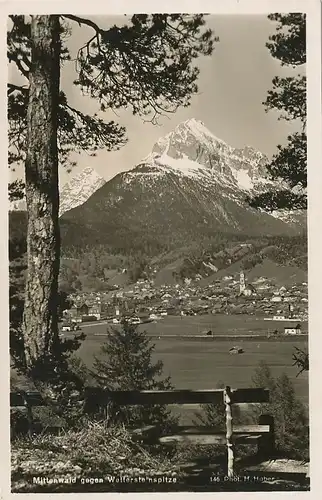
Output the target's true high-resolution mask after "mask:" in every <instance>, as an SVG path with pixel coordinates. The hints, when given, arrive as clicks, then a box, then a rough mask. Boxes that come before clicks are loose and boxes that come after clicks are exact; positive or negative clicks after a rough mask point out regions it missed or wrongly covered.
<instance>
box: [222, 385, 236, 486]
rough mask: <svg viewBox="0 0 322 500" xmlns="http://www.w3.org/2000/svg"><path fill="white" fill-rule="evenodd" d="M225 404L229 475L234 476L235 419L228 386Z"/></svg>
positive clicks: (225, 391)
mask: <svg viewBox="0 0 322 500" xmlns="http://www.w3.org/2000/svg"><path fill="white" fill-rule="evenodd" d="M224 403H225V409H226V443H227V475H228V477H233V476H234V446H233V442H232V437H233V417H232V411H231V404H232V403H231V390H230V387H229V386H227V387H226V388H225V390H224Z"/></svg>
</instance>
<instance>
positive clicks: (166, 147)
mask: <svg viewBox="0 0 322 500" xmlns="http://www.w3.org/2000/svg"><path fill="white" fill-rule="evenodd" d="M267 161H268V160H267V158H266V156H265V155H264V154H262V153H261V152H260V151H257V150H255V149H254V148H252V147H250V146H246V147H244V148H241V149H238V148H234V147H232V146H230V145H228V144H227V143H226V142H225V141H223V140H222V139H220V138H218V137H216V136H215V135H214V134H213V133H212V132H210V130H208V129H207V127H206V126H205V125H204V123H203V122H201V121H199V120H196V119H195V118H191V119H189V120H186V121H184V122H182V123H180V124H179V125H177V126H176V128H175V129H174V130H173V131H172V132H170V133H169V134H167V135H165V136H164V137H162V138H160V139H159V140H158V141H157V142H156V143H155V145H154V146H153V149H152V151H151V153H150V154H149V155H148V156H147V157H146V158H145V159H144V160H143V161H142V162H141V164H145V165H149V166H150V168H151V169H154V172H155V173H156V171H157V170H158V169H160V168H161V169H163V170H164V169H166V170H167V171H169V169H170V170H173V171H174V172H175V173H176V174H177V175H182V176H188V177H194V178H196V177H198V176H199V177H200V179H201V178H204V181H205V182H207V183H209V182H210V183H212V182H216V183H217V184H218V185H220V186H222V187H227V188H230V189H233V190H235V191H236V190H237V191H242V192H244V193H245V192H250V191H256V192H257V191H259V190H261V189H262V187H263V184H268V183H269V181H268V180H267V179H266V164H267Z"/></svg>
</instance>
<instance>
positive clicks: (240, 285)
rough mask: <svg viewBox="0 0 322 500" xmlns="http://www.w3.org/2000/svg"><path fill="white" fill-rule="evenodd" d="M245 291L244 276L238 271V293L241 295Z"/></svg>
mask: <svg viewBox="0 0 322 500" xmlns="http://www.w3.org/2000/svg"><path fill="white" fill-rule="evenodd" d="M245 289H246V284H245V274H244V271H240V275H239V293H240V294H243V293H244V292H245Z"/></svg>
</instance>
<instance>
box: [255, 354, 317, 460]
mask: <svg viewBox="0 0 322 500" xmlns="http://www.w3.org/2000/svg"><path fill="white" fill-rule="evenodd" d="M253 383H254V385H255V386H256V387H265V388H267V389H269V391H270V403H268V404H266V405H260V406H261V408H260V410H259V409H257V408H255V407H254V410H253V416H254V417H256V419H257V418H258V413H259V411H260V413H264V412H266V413H268V414H270V415H272V416H273V417H274V422H275V443H276V448H277V450H278V451H279V452H280V453H281V454H284V455H286V456H287V457H289V458H294V459H301V460H308V459H309V422H308V416H307V412H306V408H305V406H304V405H303V404H302V403H301V401H299V399H298V398H297V397H296V395H295V390H294V386H293V384H292V382H291V380H290V379H289V377H288V376H287V375H286V374H285V373H283V374H282V375H280V376H279V377H277V378H274V377H273V376H272V374H271V370H270V368H269V367H268V366H267V365H266V364H265V363H264V362H261V363H260V364H259V367H258V368H257V369H256V370H255V374H254V377H253Z"/></svg>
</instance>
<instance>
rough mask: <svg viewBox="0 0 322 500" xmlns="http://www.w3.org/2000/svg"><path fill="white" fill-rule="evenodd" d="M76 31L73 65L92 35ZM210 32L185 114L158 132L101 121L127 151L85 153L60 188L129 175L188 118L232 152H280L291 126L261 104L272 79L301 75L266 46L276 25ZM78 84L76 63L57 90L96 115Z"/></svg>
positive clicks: (223, 20) (225, 19) (131, 122)
mask: <svg viewBox="0 0 322 500" xmlns="http://www.w3.org/2000/svg"><path fill="white" fill-rule="evenodd" d="M93 20H95V21H97V22H98V23H99V24H100V25H101V26H102V27H104V28H107V27H108V26H110V25H113V24H124V17H123V16H118V17H116V16H113V17H112V16H102V17H100V18H99V19H94V18H93ZM72 24H73V30H72V35H71V37H70V39H69V42H68V46H69V49H70V51H71V55H72V57H73V56H75V55H76V52H77V49H78V48H79V47H81V46H82V44H84V43H85V42H86V41H87V40H88V39H89V38H90V37H91V35H92V30H91V28H87V27H78V25H76V24H75V23H72ZM207 25H208V27H210V28H211V29H212V30H213V31H214V34H215V35H216V36H219V39H220V41H219V42H217V43H215V49H214V52H213V54H212V55H211V56H208V57H201V58H199V59H197V60H196V64H197V66H198V67H199V69H200V74H199V79H198V87H199V92H198V95H195V96H193V97H192V99H191V105H190V106H189V107H188V108H181V109H179V110H178V111H177V112H176V113H175V114H170V115H168V117H162V119H161V120H160V124H159V125H153V124H151V123H147V122H144V120H143V119H142V118H140V117H138V116H133V115H132V113H131V111H130V110H129V109H128V110H122V111H117V115H116V114H115V113H113V112H112V111H109V112H107V113H104V114H102V113H101V114H100V116H102V118H104V119H106V120H107V121H109V120H111V119H113V120H115V121H117V122H118V123H119V124H120V125H123V126H125V127H126V131H127V137H128V143H127V144H126V145H125V146H124V147H123V148H122V149H121V150H119V151H116V152H108V151H106V150H100V151H98V153H97V156H96V157H94V158H93V157H90V156H89V155H88V154H87V153H82V154H81V155H75V157H73V158H72V159H73V160H74V159H75V160H76V161H77V166H76V167H74V168H73V170H72V172H71V173H67V172H66V170H64V169H63V168H62V169H61V170H60V185H61V186H62V185H64V184H65V183H66V182H68V181H69V180H70V179H71V177H72V176H74V175H75V174H77V173H79V172H80V171H81V170H82V169H84V168H85V167H89V166H90V167H92V168H94V169H95V170H96V171H97V173H98V174H100V175H101V176H102V177H104V178H105V179H106V180H109V179H111V178H112V177H114V176H115V175H116V174H117V173H118V172H121V171H125V170H129V169H130V168H133V167H134V166H135V165H136V164H137V163H138V162H139V161H140V160H142V159H143V158H144V157H145V156H147V155H148V154H149V152H150V151H151V149H152V147H153V145H154V143H155V142H156V141H157V140H158V139H159V138H160V137H162V136H164V135H165V134H167V133H169V132H171V131H172V130H173V129H174V128H175V127H176V125H178V124H179V123H180V122H182V121H184V120H187V119H189V118H196V119H198V120H201V121H203V122H204V124H205V126H206V127H207V128H208V129H209V130H210V131H211V132H212V133H213V134H214V135H216V136H217V137H219V138H221V139H222V140H224V141H225V142H227V143H228V144H229V145H231V146H233V147H237V148H238V147H243V146H246V145H248V146H253V147H254V148H256V149H258V150H259V151H261V152H262V153H265V154H266V155H268V157H271V156H272V155H273V154H274V152H275V151H276V147H277V145H278V144H282V143H285V141H286V138H287V135H288V134H289V133H290V132H292V131H294V129H295V127H296V125H295V124H290V123H288V122H285V121H284V120H280V121H279V120H278V116H279V114H278V113H277V112H276V111H269V112H268V113H266V111H265V108H264V106H263V104H262V102H263V101H264V100H265V98H266V95H267V91H268V90H269V89H270V88H271V86H272V85H271V82H272V79H273V78H274V76H276V75H284V76H287V75H290V74H294V72H295V73H298V72H299V69H298V68H297V69H296V70H292V69H290V68H285V67H281V65H280V63H279V61H278V60H275V59H274V58H273V57H272V56H271V54H270V52H269V50H268V49H267V48H266V46H265V44H266V43H267V41H268V38H269V36H270V35H271V34H273V33H274V31H275V23H274V22H272V21H269V20H268V19H267V16H265V15H211V16H208V17H207ZM10 66H12V65H9V79H10V81H14V82H15V83H16V82H17V75H16V74H15V72H14V69H13V68H11V67H10ZM75 77H76V73H75V63H74V62H70V63H67V64H66V65H64V67H63V69H62V74H61V88H62V89H63V90H64V91H65V92H66V94H67V96H68V98H69V100H70V103H71V105H72V106H74V107H77V108H79V109H80V110H81V111H83V112H85V113H89V114H92V113H94V112H97V111H99V109H98V103H97V102H96V101H95V100H94V99H91V98H89V97H86V96H82V95H81V93H80V90H79V89H78V88H76V87H74V86H73V83H72V82H73V80H74V79H75ZM13 177H14V178H17V177H23V167H20V168H17V169H16V171H15V173H14V174H13Z"/></svg>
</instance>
